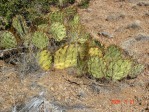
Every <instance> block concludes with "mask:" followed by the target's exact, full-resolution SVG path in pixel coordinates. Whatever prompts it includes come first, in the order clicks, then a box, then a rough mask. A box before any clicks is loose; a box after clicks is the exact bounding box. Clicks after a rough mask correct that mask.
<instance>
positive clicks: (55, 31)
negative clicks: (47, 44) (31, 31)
mask: <svg viewBox="0 0 149 112" xmlns="http://www.w3.org/2000/svg"><path fill="white" fill-rule="evenodd" d="M50 32H51V33H52V36H53V38H54V39H55V40H56V41H61V40H63V39H64V38H65V37H66V28H65V26H64V25H63V24H61V23H59V22H55V23H53V24H52V25H51V26H50Z"/></svg>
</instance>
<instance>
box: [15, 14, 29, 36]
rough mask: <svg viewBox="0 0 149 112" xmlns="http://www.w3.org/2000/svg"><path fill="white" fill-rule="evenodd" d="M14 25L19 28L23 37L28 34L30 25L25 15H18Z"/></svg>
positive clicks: (18, 30)
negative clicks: (28, 25)
mask: <svg viewBox="0 0 149 112" xmlns="http://www.w3.org/2000/svg"><path fill="white" fill-rule="evenodd" d="M12 26H13V27H14V28H15V29H16V30H17V32H18V33H19V35H20V36H21V37H23V36H24V35H25V34H27V31H28V27H27V24H26V21H25V19H24V17H23V16H21V15H16V16H15V17H14V18H13V20H12Z"/></svg>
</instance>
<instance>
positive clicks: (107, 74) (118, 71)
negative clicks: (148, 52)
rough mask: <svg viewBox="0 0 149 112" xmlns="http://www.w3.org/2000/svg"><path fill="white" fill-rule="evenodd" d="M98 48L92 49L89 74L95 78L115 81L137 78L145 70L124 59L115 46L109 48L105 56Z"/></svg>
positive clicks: (141, 66) (90, 50)
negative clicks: (128, 77)
mask: <svg viewBox="0 0 149 112" xmlns="http://www.w3.org/2000/svg"><path fill="white" fill-rule="evenodd" d="M99 54H100V55H101V52H100V53H99V50H97V48H90V49H89V55H90V58H89V60H88V72H89V74H91V75H92V76H94V77H95V78H102V77H104V78H106V79H111V80H113V81H116V80H121V79H123V78H126V77H127V76H130V77H131V78H133V77H135V76H136V75H137V74H138V73H141V71H142V70H143V69H144V66H143V65H141V64H135V65H134V64H133V63H134V62H133V60H131V59H125V58H123V57H122V52H121V49H120V48H118V47H117V46H115V45H111V46H109V47H108V48H107V49H106V51H105V54H104V55H101V56H99Z"/></svg>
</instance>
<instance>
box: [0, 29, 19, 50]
mask: <svg viewBox="0 0 149 112" xmlns="http://www.w3.org/2000/svg"><path fill="white" fill-rule="evenodd" d="M0 42H1V43H0V46H1V47H3V48H14V47H16V46H17V41H16V39H15V37H14V35H13V34H12V33H11V32H9V31H4V32H2V34H1V35H0Z"/></svg>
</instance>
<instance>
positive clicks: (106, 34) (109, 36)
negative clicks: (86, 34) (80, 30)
mask: <svg viewBox="0 0 149 112" xmlns="http://www.w3.org/2000/svg"><path fill="white" fill-rule="evenodd" d="M98 35H102V36H104V37H107V38H113V37H114V36H113V35H112V34H110V33H108V32H99V33H98Z"/></svg>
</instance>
